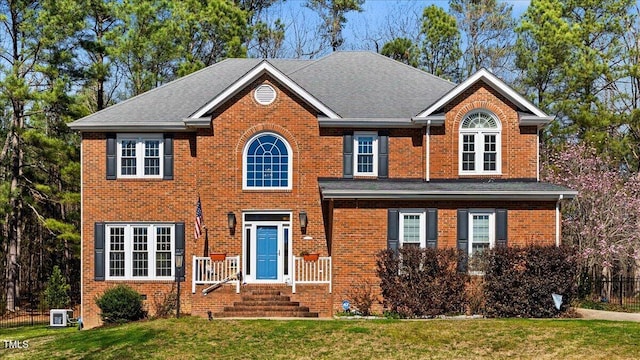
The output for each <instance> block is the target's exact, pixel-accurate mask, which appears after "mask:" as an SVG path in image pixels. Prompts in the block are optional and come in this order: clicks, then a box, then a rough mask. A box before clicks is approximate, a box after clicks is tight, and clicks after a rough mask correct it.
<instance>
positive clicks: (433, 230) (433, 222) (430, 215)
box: [427, 208, 438, 249]
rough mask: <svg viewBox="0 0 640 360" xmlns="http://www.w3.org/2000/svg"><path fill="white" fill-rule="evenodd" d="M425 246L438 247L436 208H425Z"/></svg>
mask: <svg viewBox="0 0 640 360" xmlns="http://www.w3.org/2000/svg"><path fill="white" fill-rule="evenodd" d="M427 247H428V248H434V249H435V248H437V247H438V209H435V208H432V209H427Z"/></svg>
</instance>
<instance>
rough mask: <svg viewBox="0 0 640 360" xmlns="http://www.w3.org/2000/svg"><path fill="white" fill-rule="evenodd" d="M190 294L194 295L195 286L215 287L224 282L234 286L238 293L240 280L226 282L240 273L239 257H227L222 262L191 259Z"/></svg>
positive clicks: (195, 257)
mask: <svg viewBox="0 0 640 360" xmlns="http://www.w3.org/2000/svg"><path fill="white" fill-rule="evenodd" d="M192 269H193V276H192V279H193V280H192V286H191V292H192V293H193V294H195V293H196V285H215V284H219V283H221V282H223V281H225V280H227V282H230V283H235V284H236V293H240V280H238V279H237V278H236V279H234V280H228V279H229V278H232V277H233V276H235V275H236V274H237V273H238V272H239V271H240V256H227V257H226V258H225V259H224V260H220V261H211V258H209V257H198V256H194V257H193V267H192Z"/></svg>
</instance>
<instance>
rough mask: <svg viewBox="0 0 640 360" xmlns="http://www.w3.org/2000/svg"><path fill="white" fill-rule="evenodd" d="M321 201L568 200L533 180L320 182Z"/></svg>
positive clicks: (558, 189) (565, 193)
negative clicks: (401, 199) (322, 199)
mask: <svg viewBox="0 0 640 360" xmlns="http://www.w3.org/2000/svg"><path fill="white" fill-rule="evenodd" d="M318 185H319V187H320V191H321V193H322V197H323V198H324V199H387V198H388V199H398V198H404V199H416V200H418V199H420V200H424V199H432V200H456V199H460V200H469V199H482V200H492V199H495V200H505V199H508V200H530V201H550V200H558V198H559V197H560V196H562V197H563V198H565V199H566V198H572V197H574V196H575V195H577V192H576V191H574V190H571V189H569V188H566V187H563V186H559V185H554V184H551V183H545V182H537V181H535V180H508V181H506V180H499V181H492V180H469V181H465V180H462V181H461V180H432V181H429V182H427V181H423V180H419V179H418V180H414V179H373V180H365V179H358V180H353V179H320V180H319V181H318Z"/></svg>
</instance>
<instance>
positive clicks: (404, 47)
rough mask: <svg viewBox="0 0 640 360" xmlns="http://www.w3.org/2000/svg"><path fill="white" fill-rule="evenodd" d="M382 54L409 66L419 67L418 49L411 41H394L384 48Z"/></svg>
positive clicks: (399, 39)
mask: <svg viewBox="0 0 640 360" xmlns="http://www.w3.org/2000/svg"><path fill="white" fill-rule="evenodd" d="M380 54H382V55H384V56H387V57H390V58H392V59H394V60H397V61H400V62H402V63H405V64H407V65H410V66H413V67H418V58H419V54H418V49H417V47H416V45H415V44H414V43H413V42H412V41H411V40H410V39H407V38H396V39H393V40H391V41H389V42H388V43H385V44H384V45H383V46H382V50H381V51H380Z"/></svg>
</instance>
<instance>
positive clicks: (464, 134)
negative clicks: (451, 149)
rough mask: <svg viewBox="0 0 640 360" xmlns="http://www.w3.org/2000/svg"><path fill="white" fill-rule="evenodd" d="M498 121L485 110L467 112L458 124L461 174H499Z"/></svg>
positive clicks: (499, 131) (499, 130)
mask: <svg viewBox="0 0 640 360" xmlns="http://www.w3.org/2000/svg"><path fill="white" fill-rule="evenodd" d="M500 133H501V129H500V122H499V121H498V119H497V118H496V117H495V116H494V115H492V114H490V113H488V112H486V111H474V112H472V113H469V114H467V115H466V116H465V117H464V119H463V120H462V123H461V125H460V144H459V146H460V151H459V152H460V157H459V164H460V167H459V171H460V174H461V175H467V174H469V175H474V174H480V175H482V174H500V172H501V166H500V163H501V153H500V146H501V144H500Z"/></svg>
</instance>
